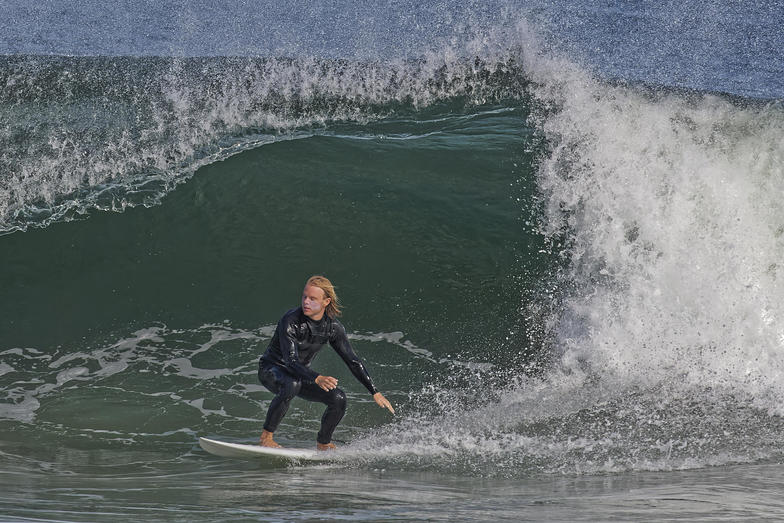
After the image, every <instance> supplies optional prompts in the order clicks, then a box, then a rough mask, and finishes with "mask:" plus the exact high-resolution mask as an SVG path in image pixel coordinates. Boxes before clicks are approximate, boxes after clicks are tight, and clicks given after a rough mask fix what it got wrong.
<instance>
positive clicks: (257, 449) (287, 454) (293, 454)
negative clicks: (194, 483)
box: [199, 438, 329, 461]
mask: <svg viewBox="0 0 784 523" xmlns="http://www.w3.org/2000/svg"><path fill="white" fill-rule="evenodd" d="M199 446H201V448H203V449H204V450H206V451H207V452H209V453H210V454H215V455H216V456H221V457H224V458H244V459H251V458H267V459H288V460H308V461H324V460H327V459H329V456H328V455H327V454H329V452H320V451H318V450H313V449H296V448H288V447H284V448H272V447H262V446H261V445H246V444H244V443H229V442H228V441H219V440H216V439H209V438H199Z"/></svg>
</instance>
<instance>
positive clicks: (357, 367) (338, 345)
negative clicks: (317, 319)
mask: <svg viewBox="0 0 784 523" xmlns="http://www.w3.org/2000/svg"><path fill="white" fill-rule="evenodd" d="M334 322H335V330H334V333H333V335H332V337H331V339H330V340H329V344H330V345H331V346H332V348H333V349H335V352H337V353H338V354H339V355H340V357H341V358H342V359H343V361H344V362H345V363H346V365H347V366H348V368H349V369H350V370H351V373H352V374H353V375H354V377H355V378H357V380H358V381H359V382H360V383H361V384H362V385H364V386H365V388H366V389H367V390H368V392H370V394H372V395H373V400H374V401H375V402H376V404H377V405H378V406H379V407H382V408H384V409H387V410H389V412H391V413H392V414H394V413H395V409H394V408H392V404H391V403H390V402H389V400H388V399H386V398H385V397H384V395H383V394H381V393H380V392H379V391H378V389H377V388H376V386H375V385H374V384H373V380H371V379H370V374H369V373H368V371H367V369H366V368H365V364H364V363H362V360H361V359H359V356H357V353H356V352H354V349H353V348H352V347H351V343H349V341H348V336H347V335H346V329H345V327H343V325H342V324H341V323H340V322H339V321H337V320H334Z"/></svg>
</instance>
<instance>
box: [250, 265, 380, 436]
mask: <svg viewBox="0 0 784 523" xmlns="http://www.w3.org/2000/svg"><path fill="white" fill-rule="evenodd" d="M339 315H340V306H339V303H338V297H337V294H335V288H334V286H333V285H332V283H331V282H330V281H329V280H328V279H327V278H325V277H324V276H312V277H311V278H310V279H308V281H307V283H305V289H304V290H303V291H302V305H301V306H300V307H297V308H295V309H291V310H290V311H288V312H287V313H286V314H285V315H283V318H281V319H280V321H279V322H278V327H277V328H276V329H275V335H274V336H273V337H272V341H271V342H270V344H269V346H268V347H267V350H266V352H264V354H263V355H262V356H261V358H260V359H259V381H261V383H262V385H264V386H265V387H267V389H269V391H270V392H273V393H274V394H275V397H274V398H273V399H272V403H270V406H269V410H268V411H267V418H266V420H265V421H264V430H263V432H262V433H261V437H260V438H259V445H262V446H264V447H280V445H278V443H277V442H275V440H274V439H273V433H274V432H275V430H276V429H277V428H278V424H280V422H281V420H282V419H283V416H285V415H286V411H287V410H288V408H289V404H290V403H291V400H292V399H294V397H295V396H299V397H300V398H303V399H306V400H308V401H316V402H320V403H324V404H325V405H326V406H327V409H326V410H325V411H324V415H323V416H322V418H321V430H320V431H319V433H318V436H317V438H316V442H317V445H316V447H317V448H318V449H319V450H330V449H334V448H335V444H334V443H332V433H333V432H334V431H335V427H337V425H338V423H340V420H341V419H342V418H343V415H344V414H345V413H346V395H345V393H344V392H343V391H342V390H340V389H339V388H338V380H337V379H336V378H334V377H332V376H325V375H323V374H319V373H318V372H316V371H314V370H313V369H311V368H310V363H311V362H312V361H313V358H314V357H315V356H316V354H317V353H318V352H319V351H320V350H321V349H322V347H324V345H325V344H326V343H327V342H329V344H330V346H332V348H333V349H335V352H337V353H338V354H339V355H340V357H341V358H342V359H343V361H344V362H345V363H346V365H347V366H348V368H349V369H350V370H351V373H352V374H354V377H356V378H357V380H359V382H360V383H362V385H364V386H365V388H366V389H367V390H368V392H370V394H372V395H373V400H375V402H376V403H377V404H378V405H379V406H380V407H382V408H385V409H388V410H389V411H390V412H391V413H392V414H394V413H395V409H393V408H392V405H391V404H390V403H389V401H388V400H387V399H386V398H385V397H384V395H383V394H381V393H380V392H379V391H378V389H376V387H375V385H373V381H372V380H371V379H370V375H369V374H368V371H367V369H366V368H365V365H364V364H363V363H362V360H360V359H359V356H357V355H356V354H355V353H354V350H353V349H352V348H351V344H350V343H349V341H348V337H347V336H346V329H345V328H344V327H343V325H342V324H341V323H340V322H339V321H338V320H337V316H339Z"/></svg>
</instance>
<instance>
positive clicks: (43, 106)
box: [0, 52, 524, 232]
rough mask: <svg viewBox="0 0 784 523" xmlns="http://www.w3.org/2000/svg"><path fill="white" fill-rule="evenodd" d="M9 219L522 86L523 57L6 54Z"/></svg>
mask: <svg viewBox="0 0 784 523" xmlns="http://www.w3.org/2000/svg"><path fill="white" fill-rule="evenodd" d="M0 83H3V84H5V85H6V86H8V88H7V89H5V90H4V91H3V93H1V94H0V146H2V147H3V150H4V154H3V156H2V158H0V172H2V173H3V176H2V178H0V232H12V231H15V230H24V229H25V228H27V227H29V226H45V225H47V224H49V223H52V222H55V221H61V220H69V219H73V218H76V217H78V216H79V215H82V214H84V213H85V212H86V211H87V210H88V209H91V208H94V209H101V210H115V211H116V210H123V209H124V208H126V207H128V206H135V205H140V204H142V205H151V204H154V203H157V202H158V201H159V200H160V198H161V197H162V196H163V195H164V194H166V193H167V192H169V191H170V190H172V189H173V188H174V187H176V186H177V185H178V184H179V183H180V182H181V181H183V180H184V179H187V178H188V177H189V176H190V175H191V174H192V173H193V172H194V171H195V170H196V169H197V168H198V167H199V166H201V165H204V164H205V163H211V162H214V161H219V160H221V159H223V158H225V157H227V156H228V155H231V154H234V153H236V152H237V151H239V150H243V149H245V148H248V147H257V146H259V145H262V144H264V143H269V142H271V141H274V140H277V139H282V138H287V137H291V136H292V133H293V134H294V135H296V134H297V133H306V134H307V133H312V132H315V131H317V130H319V129H324V128H325V127H328V126H329V125H331V124H332V123H334V122H341V121H355V122H369V121H371V120H378V119H381V118H384V117H386V116H389V115H391V114H401V113H404V114H405V113H409V114H416V111H418V110H419V109H421V108H423V107H428V106H431V105H433V104H436V103H440V102H448V101H454V100H460V101H461V103H462V104H465V105H468V106H473V105H480V104H485V103H488V102H494V101H499V100H502V99H508V98H516V97H519V96H521V93H522V88H521V86H522V84H523V83H524V80H523V77H522V72H521V70H520V69H519V67H518V66H517V65H516V63H515V62H514V58H513V57H511V56H509V55H507V56H503V57H500V58H499V57H496V56H487V57H485V58H474V59H471V60H468V59H465V58H460V57H456V56H452V55H451V54H450V53H448V52H445V53H444V54H440V55H439V54H432V55H431V56H429V57H427V58H424V59H418V60H396V61H389V62H366V61H364V62H363V61H349V60H327V59H317V58H277V59H262V58H193V59H175V58H130V57H118V58H67V57H41V56H12V57H3V58H1V59H0Z"/></svg>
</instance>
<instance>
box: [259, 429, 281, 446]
mask: <svg viewBox="0 0 784 523" xmlns="http://www.w3.org/2000/svg"><path fill="white" fill-rule="evenodd" d="M259 445H261V446H262V447H272V448H276V449H279V448H281V447H280V445H278V443H277V442H276V441H275V440H274V439H272V432H270V431H268V430H265V431H262V433H261V437H260V438H259Z"/></svg>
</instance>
